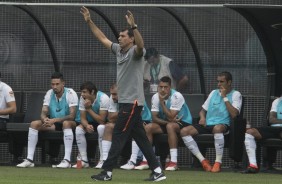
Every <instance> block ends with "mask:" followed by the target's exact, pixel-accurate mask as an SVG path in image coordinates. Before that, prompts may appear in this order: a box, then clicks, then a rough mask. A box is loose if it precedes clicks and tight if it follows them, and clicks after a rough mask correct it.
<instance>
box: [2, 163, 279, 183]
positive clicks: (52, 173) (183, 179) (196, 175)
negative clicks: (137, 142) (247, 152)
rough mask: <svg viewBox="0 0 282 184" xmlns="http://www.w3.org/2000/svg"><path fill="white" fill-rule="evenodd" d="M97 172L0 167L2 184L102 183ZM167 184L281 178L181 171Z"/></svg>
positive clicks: (135, 176) (134, 175)
mask: <svg viewBox="0 0 282 184" xmlns="http://www.w3.org/2000/svg"><path fill="white" fill-rule="evenodd" d="M100 171H101V170H96V169H92V168H91V169H55V168H49V167H35V168H16V167H6V166H1V167H0V183H1V184H17V183H19V184H48V183H50V184H51V183H52V184H78V183H79V184H89V183H103V182H95V181H93V180H91V179H90V176H91V175H93V174H96V173H99V172H100ZM149 174H150V171H148V170H147V171H136V170H133V171H125V170H121V169H115V170H114V172H113V180H112V181H110V182H106V183H117V184H127V183H128V184H131V183H148V182H144V181H143V179H145V178H147V177H148V176H149ZM165 174H166V176H167V180H166V181H163V182H162V183H166V184H181V183H191V184H241V183H242V184H278V183H281V181H282V175H281V174H266V173H259V174H254V175H246V174H241V173H235V172H221V173H208V172H204V171H195V170H189V169H181V170H179V171H176V172H165Z"/></svg>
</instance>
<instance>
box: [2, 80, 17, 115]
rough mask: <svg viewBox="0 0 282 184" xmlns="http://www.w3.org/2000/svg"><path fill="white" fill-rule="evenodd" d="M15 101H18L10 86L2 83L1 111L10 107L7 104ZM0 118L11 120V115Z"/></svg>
mask: <svg viewBox="0 0 282 184" xmlns="http://www.w3.org/2000/svg"><path fill="white" fill-rule="evenodd" d="M13 101H16V100H15V95H14V92H13V90H12V88H11V87H10V86H9V85H8V84H6V83H4V82H1V81H0V109H6V108H7V107H8V106H7V103H9V102H13ZM0 118H6V119H9V114H7V115H0Z"/></svg>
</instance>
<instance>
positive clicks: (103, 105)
mask: <svg viewBox="0 0 282 184" xmlns="http://www.w3.org/2000/svg"><path fill="white" fill-rule="evenodd" d="M96 101H97V98H96V99H95V100H94V102H93V103H92V106H93V105H94V104H95V103H96ZM109 101H110V99H109V97H108V95H106V94H105V93H103V94H102V95H101V97H100V103H99V104H100V109H99V110H100V111H106V110H108V108H109V103H110V102H109ZM84 104H85V100H84V98H82V96H81V97H80V100H79V110H80V111H85V105H84Z"/></svg>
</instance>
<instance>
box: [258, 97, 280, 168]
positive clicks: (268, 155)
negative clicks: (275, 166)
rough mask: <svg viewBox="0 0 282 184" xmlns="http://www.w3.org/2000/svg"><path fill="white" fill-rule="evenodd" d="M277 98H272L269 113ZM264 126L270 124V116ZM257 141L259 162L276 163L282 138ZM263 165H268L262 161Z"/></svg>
mask: <svg viewBox="0 0 282 184" xmlns="http://www.w3.org/2000/svg"><path fill="white" fill-rule="evenodd" d="M276 98H277V97H273V98H270V100H269V105H268V107H269V108H268V113H269V112H270V109H271V106H272V102H273V101H274V100H275V99H276ZM268 115H269V114H268ZM263 126H270V124H269V117H267V118H266V121H265V122H264V124H263ZM281 136H282V135H281ZM257 143H258V144H257V162H258V163H260V162H265V161H269V162H270V163H274V162H275V160H276V156H277V150H281V149H282V139H278V138H276V139H275V138H269V139H265V140H258V141H257ZM261 149H262V152H261ZM261 153H262V158H263V160H261ZM259 165H261V164H259ZM262 165H264V166H266V165H265V163H262ZM266 167H267V166H266Z"/></svg>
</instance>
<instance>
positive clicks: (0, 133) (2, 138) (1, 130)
mask: <svg viewBox="0 0 282 184" xmlns="http://www.w3.org/2000/svg"><path fill="white" fill-rule="evenodd" d="M14 95H15V99H16V105H17V112H16V113H15V114H10V115H9V121H10V122H11V121H15V120H17V119H20V118H22V116H23V114H22V113H21V112H22V99H23V92H21V91H14ZM6 126H7V123H0V143H7V142H9V135H8V132H7V128H6Z"/></svg>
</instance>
